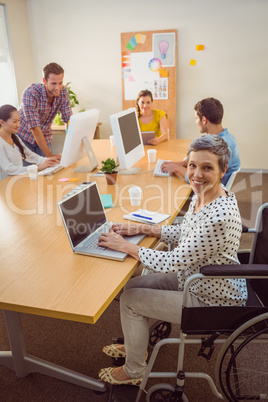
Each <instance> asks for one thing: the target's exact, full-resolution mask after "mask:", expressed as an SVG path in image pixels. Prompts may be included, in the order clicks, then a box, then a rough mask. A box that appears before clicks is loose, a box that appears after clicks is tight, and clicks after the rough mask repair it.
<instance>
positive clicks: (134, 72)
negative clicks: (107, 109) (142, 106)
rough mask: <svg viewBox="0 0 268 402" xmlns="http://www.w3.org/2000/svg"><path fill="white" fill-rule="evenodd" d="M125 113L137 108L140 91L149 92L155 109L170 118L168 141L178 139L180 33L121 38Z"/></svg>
mask: <svg viewBox="0 0 268 402" xmlns="http://www.w3.org/2000/svg"><path fill="white" fill-rule="evenodd" d="M121 52H122V54H121V56H122V60H121V64H122V100H123V101H122V109H123V110H125V109H128V108H130V107H135V106H136V105H135V100H136V98H137V95H138V93H139V91H141V90H143V89H149V90H150V91H151V92H152V94H153V98H154V103H153V107H154V109H161V110H164V111H165V112H166V113H167V114H168V127H169V137H170V138H176V70H177V66H176V64H177V31H176V30H174V29H170V30H161V31H139V32H127V33H122V34H121Z"/></svg>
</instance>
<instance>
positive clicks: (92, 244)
mask: <svg viewBox="0 0 268 402" xmlns="http://www.w3.org/2000/svg"><path fill="white" fill-rule="evenodd" d="M112 225H113V223H112V222H106V223H105V224H104V225H103V226H102V227H101V228H100V229H97V230H96V231H95V232H94V233H92V235H90V237H89V238H87V239H86V240H84V241H83V247H85V248H90V249H103V250H104V247H100V246H98V242H99V237H100V235H101V234H102V233H104V232H105V233H107V232H109V230H110V228H111V227H112Z"/></svg>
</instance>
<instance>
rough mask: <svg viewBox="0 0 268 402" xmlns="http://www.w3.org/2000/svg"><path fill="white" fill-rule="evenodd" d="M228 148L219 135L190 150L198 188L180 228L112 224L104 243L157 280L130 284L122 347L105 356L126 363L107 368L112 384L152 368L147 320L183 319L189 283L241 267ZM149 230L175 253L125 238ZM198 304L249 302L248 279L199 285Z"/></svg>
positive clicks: (194, 290) (194, 301)
mask: <svg viewBox="0 0 268 402" xmlns="http://www.w3.org/2000/svg"><path fill="white" fill-rule="evenodd" d="M229 158H230V151H229V148H228V146H227V144H226V142H225V141H224V140H223V139H222V138H221V137H219V136H216V135H206V136H204V137H201V138H198V139H196V140H194V141H193V142H192V143H191V144H190V146H189V149H188V153H187V174H188V178H189V181H190V184H191V187H192V189H193V191H194V193H195V194H194V196H193V198H192V201H191V204H190V206H189V210H188V212H187V213H186V214H185V216H184V220H183V222H182V223H181V224H179V225H172V226H151V225H132V224H131V225H129V224H122V225H114V226H113V227H112V230H111V232H109V233H108V234H105V233H103V234H102V235H101V236H100V239H99V245H100V246H105V247H109V248H111V249H114V250H119V251H124V252H127V253H128V254H129V255H131V256H132V257H134V258H136V259H137V260H140V261H141V262H142V263H143V264H144V265H145V266H146V267H148V268H150V269H152V270H153V271H155V272H156V273H157V275H153V274H152V275H151V274H150V275H143V276H137V277H134V278H132V279H130V280H129V281H128V283H127V284H126V286H125V288H124V292H123V294H122V295H121V298H120V317H121V324H122V329H123V334H124V345H110V346H106V347H104V348H103V352H104V353H106V354H108V355H109V356H112V357H126V360H125V364H124V366H121V367H116V368H111V367H109V368H105V369H101V370H100V372H99V377H100V378H101V379H102V380H103V381H106V382H109V383H111V384H118V385H120V384H129V385H139V384H140V383H141V380H142V377H143V375H144V372H145V369H146V352H147V347H148V340H149V319H157V320H164V321H168V322H172V323H176V324H180V322H181V308H182V301H183V288H184V283H185V281H186V279H187V278H188V277H189V276H191V275H193V274H196V273H198V272H199V270H200V268H201V267H202V266H204V265H222V264H230V265H234V264H239V261H238V259H237V250H238V247H239V241H240V236H241V230H242V225H241V218H240V213H239V210H238V206H237V201H236V198H235V195H234V194H233V193H231V192H228V191H227V190H226V189H225V187H224V186H223V185H222V184H221V179H222V177H223V176H224V174H225V172H226V169H227V166H228V161H229ZM134 233H145V234H148V235H149V236H156V237H159V238H161V240H162V241H164V242H165V243H172V244H174V243H176V244H177V246H176V247H175V248H174V249H173V250H172V251H170V252H165V251H158V250H152V249H147V248H145V247H140V246H138V245H134V244H131V243H129V242H127V241H125V240H124V238H123V237H122V235H133V234H134ZM190 294H191V305H192V306H194V307H195V306H196V307H199V306H213V305H225V306H226V305H244V304H245V303H246V300H247V288H246V281H245V279H206V280H203V281H202V283H201V281H199V280H197V281H196V282H194V284H193V285H192V286H191V288H190Z"/></svg>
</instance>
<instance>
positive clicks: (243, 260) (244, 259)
mask: <svg viewBox="0 0 268 402" xmlns="http://www.w3.org/2000/svg"><path fill="white" fill-rule="evenodd" d="M237 257H238V259H239V262H240V264H248V262H249V257H250V250H238V252H237Z"/></svg>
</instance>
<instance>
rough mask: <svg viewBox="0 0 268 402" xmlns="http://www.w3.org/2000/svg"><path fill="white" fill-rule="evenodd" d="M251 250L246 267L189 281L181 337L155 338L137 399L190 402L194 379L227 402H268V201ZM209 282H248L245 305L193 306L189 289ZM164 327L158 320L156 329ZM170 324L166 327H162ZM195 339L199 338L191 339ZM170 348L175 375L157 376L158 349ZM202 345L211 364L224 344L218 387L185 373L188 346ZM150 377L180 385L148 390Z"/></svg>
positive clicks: (205, 272) (209, 269) (208, 269)
mask: <svg viewBox="0 0 268 402" xmlns="http://www.w3.org/2000/svg"><path fill="white" fill-rule="evenodd" d="M248 231H249V232H253V233H254V239H253V244H252V249H251V251H242V252H241V253H239V259H240V262H241V265H236V266H232V265H220V266H219V265H218V266H211V265H210V266H205V267H202V268H201V270H200V273H198V274H195V275H192V276H191V277H189V278H188V279H187V281H186V284H185V288H184V301H183V307H182V321H181V327H180V336H179V338H166V337H165V335H164V334H158V338H159V339H155V337H152V340H153V341H155V345H154V348H153V351H152V354H151V357H150V360H149V363H148V366H147V370H146V373H145V375H144V377H143V380H142V383H141V385H140V387H139V391H138V394H137V397H136V402H138V401H140V400H141V398H142V396H143V395H144V393H145V394H146V401H151V402H157V401H158V402H159V401H164V402H165V401H169V402H171V401H172V402H181V401H182V402H187V401H188V399H187V396H186V394H185V393H184V384H185V381H186V380H187V381H188V379H190V378H202V379H204V380H206V381H207V382H208V384H209V387H210V389H211V391H212V393H213V395H214V396H215V397H217V398H219V399H222V400H227V401H235V402H236V401H245V400H247V401H248V400H264V401H265V400H266V401H268V203H266V204H264V205H262V206H261V207H260V208H259V210H258V213H257V218H256V224H255V228H254V229H249V230H248ZM204 278H206V279H207V278H218V279H219V278H223V279H228V278H229V279H230V278H246V280H247V287H248V300H247V303H246V306H243V307H242V306H212V307H198V308H196V307H189V306H188V296H189V287H190V285H191V283H193V282H194V281H196V280H197V279H198V280H202V279H204ZM160 324H161V323H159V322H157V326H158V328H159V325H160ZM166 324H168V323H163V322H162V326H163V327H164V328H165V325H166ZM191 335H194V336H195V337H194V339H193V337H191ZM167 344H178V347H179V353H178V361H177V371H176V372H168V373H167V372H153V371H152V368H153V365H154V362H155V360H156V358H157V355H158V353H159V350H160V348H161V347H162V346H164V345H167ZM189 344H198V345H200V349H199V352H198V355H199V356H203V357H204V358H205V359H207V360H210V359H211V356H212V354H213V352H214V349H215V345H219V346H220V352H219V354H218V356H217V361H216V365H215V379H216V381H215V382H216V384H215V382H214V381H213V379H212V378H211V376H209V375H207V374H206V373H199V372H185V371H184V370H183V362H184V355H185V348H186V345H189ZM149 378H174V379H175V381H174V382H175V384H174V385H171V384H165V383H160V384H156V385H153V386H152V387H151V388H150V389H148V391H145V389H146V384H147V382H148V379H149Z"/></svg>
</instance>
